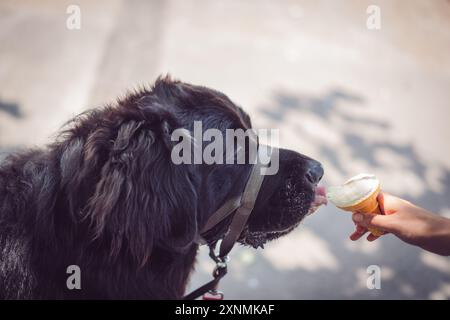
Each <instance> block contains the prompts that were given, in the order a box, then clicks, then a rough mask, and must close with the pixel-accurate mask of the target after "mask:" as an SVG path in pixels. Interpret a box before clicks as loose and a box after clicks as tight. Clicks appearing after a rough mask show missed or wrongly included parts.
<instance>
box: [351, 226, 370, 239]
mask: <svg viewBox="0 0 450 320" xmlns="http://www.w3.org/2000/svg"><path fill="white" fill-rule="evenodd" d="M366 232H367V229H366V228H364V227H362V226H358V225H356V230H355V231H354V232H353V233H352V234H351V235H350V240H352V241H356V240H358V239H359V238H361V237H362V236H363V235H364V234H365V233H366Z"/></svg>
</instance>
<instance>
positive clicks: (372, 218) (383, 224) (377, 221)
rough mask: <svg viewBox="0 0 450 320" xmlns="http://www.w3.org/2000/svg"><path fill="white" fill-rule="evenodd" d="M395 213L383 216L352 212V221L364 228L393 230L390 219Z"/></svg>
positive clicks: (393, 226)
mask: <svg viewBox="0 0 450 320" xmlns="http://www.w3.org/2000/svg"><path fill="white" fill-rule="evenodd" d="M394 216H395V215H390V216H385V215H380V214H370V213H354V214H353V216H352V219H353V221H354V222H355V223H356V224H357V225H360V226H363V227H365V228H377V229H380V230H382V231H385V232H392V233H393V232H395V225H394V223H393V221H392V219H393V217H394Z"/></svg>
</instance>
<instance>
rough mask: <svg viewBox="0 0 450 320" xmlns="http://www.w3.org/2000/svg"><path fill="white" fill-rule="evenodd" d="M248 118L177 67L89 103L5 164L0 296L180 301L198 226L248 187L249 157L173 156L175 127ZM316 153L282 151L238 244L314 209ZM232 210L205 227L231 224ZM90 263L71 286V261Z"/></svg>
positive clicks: (237, 124)
mask: <svg viewBox="0 0 450 320" xmlns="http://www.w3.org/2000/svg"><path fill="white" fill-rule="evenodd" d="M194 120H201V121H202V122H203V129H208V128H217V129H220V130H222V131H224V130H225V129H227V128H242V129H246V128H249V127H251V123H250V119H249V117H248V115H247V114H245V113H244V112H243V111H242V109H241V108H239V107H237V106H236V105H235V104H233V103H232V102H231V101H230V100H229V99H228V98H227V97H226V96H225V95H223V94H222V93H219V92H217V91H214V90H211V89H207V88H204V87H199V86H193V85H189V84H186V83H182V82H179V81H173V80H171V79H170V78H168V77H165V78H159V79H158V80H157V81H156V83H155V84H154V86H153V87H152V88H151V89H149V90H146V89H142V90H140V91H138V92H135V93H133V94H130V95H129V96H127V97H126V98H124V99H121V100H118V101H117V103H115V104H114V105H110V106H106V107H104V108H102V109H96V110H92V111H89V112H86V113H84V114H82V115H80V116H78V117H76V118H75V119H74V120H72V121H70V122H69V123H68V124H67V125H66V127H65V128H66V129H65V130H64V131H63V132H62V133H61V134H60V136H59V137H58V139H57V141H56V142H55V143H53V144H52V145H50V146H48V147H47V148H45V149H39V150H31V151H26V152H22V153H16V154H13V155H11V156H9V157H8V158H7V159H6V160H4V161H3V163H2V164H1V165H0V298H3V299H46V298H56V299H71V298H81V299H92V298H96V299H97V298H114V299H133V298H134V299H149V298H150V299H167V298H170V299H178V298H182V296H183V294H184V291H185V287H186V283H187V281H188V278H189V274H190V272H191V270H192V268H193V265H194V262H195V255H196V253H197V249H198V246H197V244H196V243H195V242H194V239H195V236H196V234H197V232H198V230H199V229H200V228H201V227H202V225H203V224H204V223H205V222H206V220H207V218H208V217H209V215H211V214H212V213H213V212H214V211H215V210H216V209H217V208H218V207H219V206H220V205H221V204H222V203H223V202H224V201H226V200H227V199H229V198H230V197H231V196H233V195H236V194H239V193H241V192H242V190H243V188H244V187H245V183H246V180H247V178H248V175H249V172H250V166H248V165H175V164H173V163H172V161H171V160H170V150H171V147H172V146H173V142H172V141H171V139H170V134H171V132H172V131H173V130H174V129H176V128H187V129H189V130H192V124H193V121H194ZM312 162H313V160H311V159H309V158H307V157H304V156H302V155H300V154H298V153H295V152H293V151H288V150H282V151H281V153H280V172H279V173H278V174H277V175H275V176H270V177H266V179H265V181H264V183H263V186H262V189H261V192H260V195H259V197H258V200H257V205H256V208H255V210H254V212H253V213H252V216H251V218H250V221H249V223H248V226H247V228H246V230H245V231H244V232H243V234H242V236H241V239H240V242H241V243H243V244H248V245H251V246H254V247H257V246H259V245H261V244H263V243H264V242H265V241H267V240H270V239H273V238H276V237H278V236H280V235H282V234H285V233H287V232H288V231H290V230H291V229H292V228H293V227H295V226H296V225H298V223H299V222H300V220H301V219H302V218H303V217H304V215H305V214H306V213H307V211H308V209H309V206H310V203H311V201H312V199H313V197H314V186H313V185H311V184H310V183H309V182H307V181H306V180H305V179H304V175H305V172H306V170H307V168H308V167H309V166H310V165H311V163H312ZM228 223H229V219H228V220H226V221H224V222H223V223H222V224H220V225H219V226H217V227H216V228H214V229H213V230H212V231H211V232H209V233H208V235H207V238H208V239H209V240H210V241H212V240H214V239H216V238H219V237H220V236H222V235H223V234H224V232H225V231H226V228H227V224H228ZM69 265H78V266H79V267H80V269H81V279H82V280H81V286H82V287H81V290H69V289H67V286H66V279H67V277H68V276H69V275H68V274H67V273H66V268H67V267H68V266H69Z"/></svg>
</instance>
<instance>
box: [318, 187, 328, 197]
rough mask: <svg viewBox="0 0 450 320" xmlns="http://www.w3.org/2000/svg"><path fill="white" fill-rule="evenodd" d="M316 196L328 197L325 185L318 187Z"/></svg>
mask: <svg viewBox="0 0 450 320" xmlns="http://www.w3.org/2000/svg"><path fill="white" fill-rule="evenodd" d="M316 196H322V197H326V196H327V190H326V189H325V187H323V186H320V187H317V188H316Z"/></svg>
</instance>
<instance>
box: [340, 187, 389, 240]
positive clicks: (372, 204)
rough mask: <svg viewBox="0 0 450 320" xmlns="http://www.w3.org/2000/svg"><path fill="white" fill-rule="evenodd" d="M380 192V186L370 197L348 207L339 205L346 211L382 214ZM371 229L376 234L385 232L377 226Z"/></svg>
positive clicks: (379, 234)
mask: <svg viewBox="0 0 450 320" xmlns="http://www.w3.org/2000/svg"><path fill="white" fill-rule="evenodd" d="M379 193H380V187H378V188H377V189H376V190H375V191H373V192H372V193H371V194H370V195H369V196H368V197H366V198H364V199H362V200H361V201H360V202H358V203H356V204H354V205H352V206H348V207H339V208H341V209H342V210H345V211H351V212H359V213H370V214H382V212H381V209H380V205H379V204H378V201H377V197H378V194H379ZM369 231H370V232H371V233H373V234H374V235H375V236H381V235H383V234H384V232H383V231H381V230H379V229H376V228H369Z"/></svg>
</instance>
